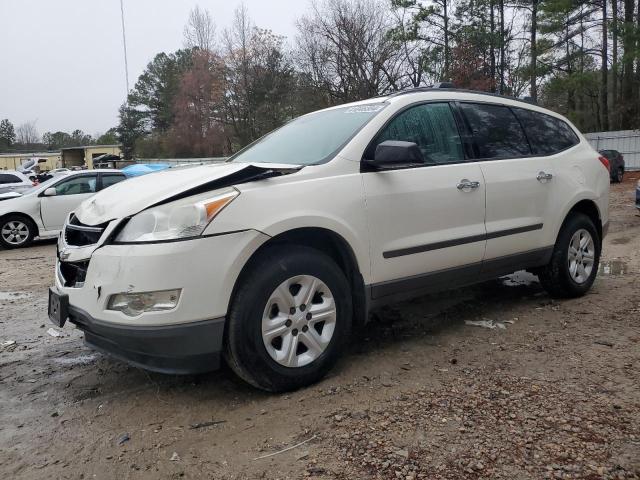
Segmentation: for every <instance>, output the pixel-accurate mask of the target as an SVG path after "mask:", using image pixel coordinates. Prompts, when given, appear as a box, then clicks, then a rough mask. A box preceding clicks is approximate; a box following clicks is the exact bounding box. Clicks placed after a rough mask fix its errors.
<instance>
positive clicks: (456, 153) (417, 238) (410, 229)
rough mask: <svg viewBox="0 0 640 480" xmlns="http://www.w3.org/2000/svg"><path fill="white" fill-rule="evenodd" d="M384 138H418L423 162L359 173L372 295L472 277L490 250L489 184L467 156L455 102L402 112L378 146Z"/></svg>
mask: <svg viewBox="0 0 640 480" xmlns="http://www.w3.org/2000/svg"><path fill="white" fill-rule="evenodd" d="M386 140H402V141H409V142H414V143H416V144H417V145H418V146H419V147H420V150H421V152H422V155H423V157H424V159H425V165H424V166H420V167H417V168H409V169H398V170H386V171H380V172H366V173H363V174H362V179H363V182H364V190H365V200H366V212H367V221H368V225H369V238H370V249H371V269H372V277H373V283H374V285H373V286H372V292H371V293H372V297H373V298H374V299H375V298H382V297H385V296H388V295H395V294H402V293H405V292H406V293H408V292H411V291H418V290H431V289H444V288H447V287H448V286H450V285H453V284H461V283H470V282H472V281H474V280H475V279H477V277H478V276H479V271H480V265H481V261H482V257H483V255H484V250H485V225H484V214H485V203H484V202H485V187H484V182H483V178H482V172H481V170H480V167H479V166H478V165H477V164H476V163H473V162H468V161H467V160H466V159H465V154H464V149H463V145H462V142H461V140H460V135H459V134H458V129H457V124H456V121H455V118H454V115H453V112H452V109H451V107H450V105H449V104H448V103H446V102H440V103H424V104H419V105H416V106H413V107H411V108H409V109H407V110H404V111H402V112H401V113H399V114H398V115H397V116H396V117H395V118H394V119H393V120H392V121H391V122H390V123H389V124H388V125H387V126H386V127H385V128H384V129H383V131H382V132H381V133H380V134H379V135H378V136H377V138H376V140H375V142H374V144H373V146H374V147H375V145H377V144H379V143H381V142H383V141H386ZM365 155H370V154H369V153H366V154H365Z"/></svg>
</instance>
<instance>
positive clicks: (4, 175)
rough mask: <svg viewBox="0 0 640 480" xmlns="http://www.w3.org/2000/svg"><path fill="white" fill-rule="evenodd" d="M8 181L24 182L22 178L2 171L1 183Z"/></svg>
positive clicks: (0, 175) (0, 174)
mask: <svg viewBox="0 0 640 480" xmlns="http://www.w3.org/2000/svg"><path fill="white" fill-rule="evenodd" d="M7 183H22V179H21V178H18V177H16V176H15V175H9V174H8V173H0V185H2V184H7Z"/></svg>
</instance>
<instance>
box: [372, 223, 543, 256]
mask: <svg viewBox="0 0 640 480" xmlns="http://www.w3.org/2000/svg"><path fill="white" fill-rule="evenodd" d="M542 227H543V224H542V223H536V224H535V225H527V226H526V227H518V228H510V229H508V230H499V231H497V232H490V233H483V234H481V235H471V236H469V237H462V238H456V239H453V240H445V241H442V242H435V243H429V244H426V245H417V246H415V247H408V248H400V249H398V250H389V251H388V252H383V253H382V256H383V257H384V258H395V257H403V256H405V255H413V254H415V253H422V252H430V251H432V250H439V249H441V248H449V247H457V246H459V245H466V244H467V243H475V242H481V241H484V240H491V239H493V238H500V237H506V236H509V235H517V234H519V233H526V232H532V231H534V230H542Z"/></svg>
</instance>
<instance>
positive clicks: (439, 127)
mask: <svg viewBox="0 0 640 480" xmlns="http://www.w3.org/2000/svg"><path fill="white" fill-rule="evenodd" d="M387 140H400V141H404V142H413V143H415V144H417V145H418V147H419V148H420V151H421V152H422V156H423V157H424V160H425V162H426V163H431V164H439V163H451V162H460V161H464V149H463V148H462V141H461V140H460V135H459V134H458V127H457V125H456V121H455V118H454V116H453V112H452V111H451V107H450V106H449V104H448V103H425V104H422V105H417V106H415V107H411V108H409V109H408V110H405V111H404V112H402V113H400V114H399V115H398V116H397V117H395V118H394V119H393V120H391V122H390V123H389V124H388V125H387V126H386V127H385V128H384V130H383V131H382V132H381V133H380V134H379V135H378V137H377V138H376V141H375V142H374V144H375V145H379V144H380V143H382V142H385V141H387ZM372 154H373V152H371V154H369V155H370V156H372ZM369 155H368V156H369Z"/></svg>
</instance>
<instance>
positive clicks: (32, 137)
mask: <svg viewBox="0 0 640 480" xmlns="http://www.w3.org/2000/svg"><path fill="white" fill-rule="evenodd" d="M16 138H17V141H18V143H21V144H23V145H32V144H34V143H38V142H39V141H40V135H39V134H38V130H37V129H36V121H35V120H32V121H30V122H25V123H23V124H22V125H20V126H19V127H18V128H16Z"/></svg>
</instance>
